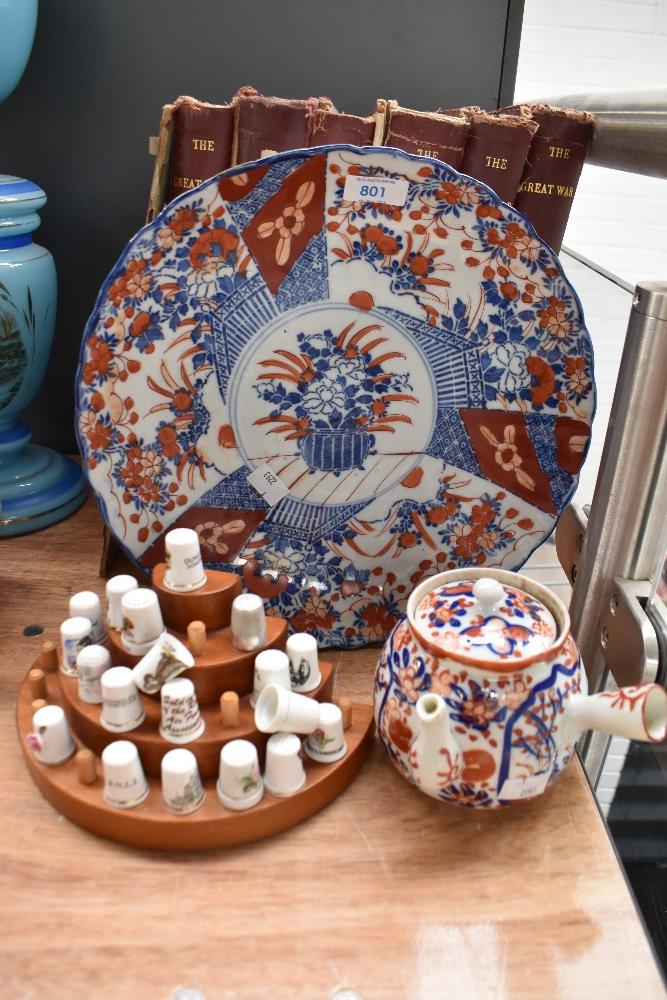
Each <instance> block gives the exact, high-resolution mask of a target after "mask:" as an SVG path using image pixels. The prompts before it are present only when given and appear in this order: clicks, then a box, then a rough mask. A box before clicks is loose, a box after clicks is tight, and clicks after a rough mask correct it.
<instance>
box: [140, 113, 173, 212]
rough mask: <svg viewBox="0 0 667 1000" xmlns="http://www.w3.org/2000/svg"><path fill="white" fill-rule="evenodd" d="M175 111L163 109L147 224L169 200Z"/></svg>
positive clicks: (149, 197)
mask: <svg viewBox="0 0 667 1000" xmlns="http://www.w3.org/2000/svg"><path fill="white" fill-rule="evenodd" d="M173 111H174V106H173V104H165V106H164V107H163V109H162V118H161V119H160V134H159V136H158V143H157V150H156V153H155V163H154V165H153V176H152V178H151V189H150V194H149V196H148V208H147V210H146V222H151V221H152V220H153V219H154V218H155V216H156V215H157V214H158V212H160V211H162V208H163V206H164V204H165V202H166V199H167V187H168V185H169V163H170V160H171V141H172V126H173Z"/></svg>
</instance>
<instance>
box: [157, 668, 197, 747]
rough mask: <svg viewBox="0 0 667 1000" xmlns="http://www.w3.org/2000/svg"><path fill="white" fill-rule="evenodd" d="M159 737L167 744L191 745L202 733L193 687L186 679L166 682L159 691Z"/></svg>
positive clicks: (178, 678) (181, 678) (179, 678)
mask: <svg viewBox="0 0 667 1000" xmlns="http://www.w3.org/2000/svg"><path fill="white" fill-rule="evenodd" d="M160 698H161V702H162V718H161V720H160V736H161V737H162V739H163V740H166V741H167V742H168V743H192V742H194V740H197V739H199V737H200V736H201V734H202V733H203V732H204V729H205V725H204V720H203V719H202V717H201V712H200V711H199V705H198V703H197V695H196V694H195V686H194V684H193V683H192V681H190V680H188V679H187V677H177V678H176V680H175V681H167V683H166V684H163V685H162V689H161V691H160Z"/></svg>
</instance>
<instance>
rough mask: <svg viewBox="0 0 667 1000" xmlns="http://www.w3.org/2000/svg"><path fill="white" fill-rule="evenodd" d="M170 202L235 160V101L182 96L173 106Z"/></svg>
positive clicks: (168, 196) (168, 193)
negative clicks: (219, 101)
mask: <svg viewBox="0 0 667 1000" xmlns="http://www.w3.org/2000/svg"><path fill="white" fill-rule="evenodd" d="M171 120H172V135H171V157H170V163H169V180H168V185H167V201H171V200H172V198H175V197H176V196H177V195H179V194H183V192H184V191H189V190H190V189H191V188H194V187H197V185H198V184H201V183H202V182H203V181H205V180H208V178H209V177H213V175H214V174H217V173H219V172H220V171H221V170H226V169H227V167H229V166H230V165H231V162H232V140H233V136H234V102H232V103H231V104H206V103H204V102H203V101H197V100H195V98H194V97H179V98H178V100H177V101H176V102H175V104H174V105H173V110H172V115H171Z"/></svg>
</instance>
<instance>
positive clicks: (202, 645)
mask: <svg viewBox="0 0 667 1000" xmlns="http://www.w3.org/2000/svg"><path fill="white" fill-rule="evenodd" d="M188 646H189V647H190V652H191V653H193V654H194V655H195V656H203V654H204V653H205V652H206V625H205V624H204V622H190V624H189V625H188Z"/></svg>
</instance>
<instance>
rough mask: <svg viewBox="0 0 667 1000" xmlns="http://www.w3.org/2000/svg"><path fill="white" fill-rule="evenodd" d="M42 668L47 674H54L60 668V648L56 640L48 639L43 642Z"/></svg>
mask: <svg viewBox="0 0 667 1000" xmlns="http://www.w3.org/2000/svg"><path fill="white" fill-rule="evenodd" d="M41 659H42V670H43V671H44V672H45V673H47V674H52V673H54V671H56V670H57V669H58V650H57V648H56V644H55V642H51V641H47V642H43V643H42V658H41Z"/></svg>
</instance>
